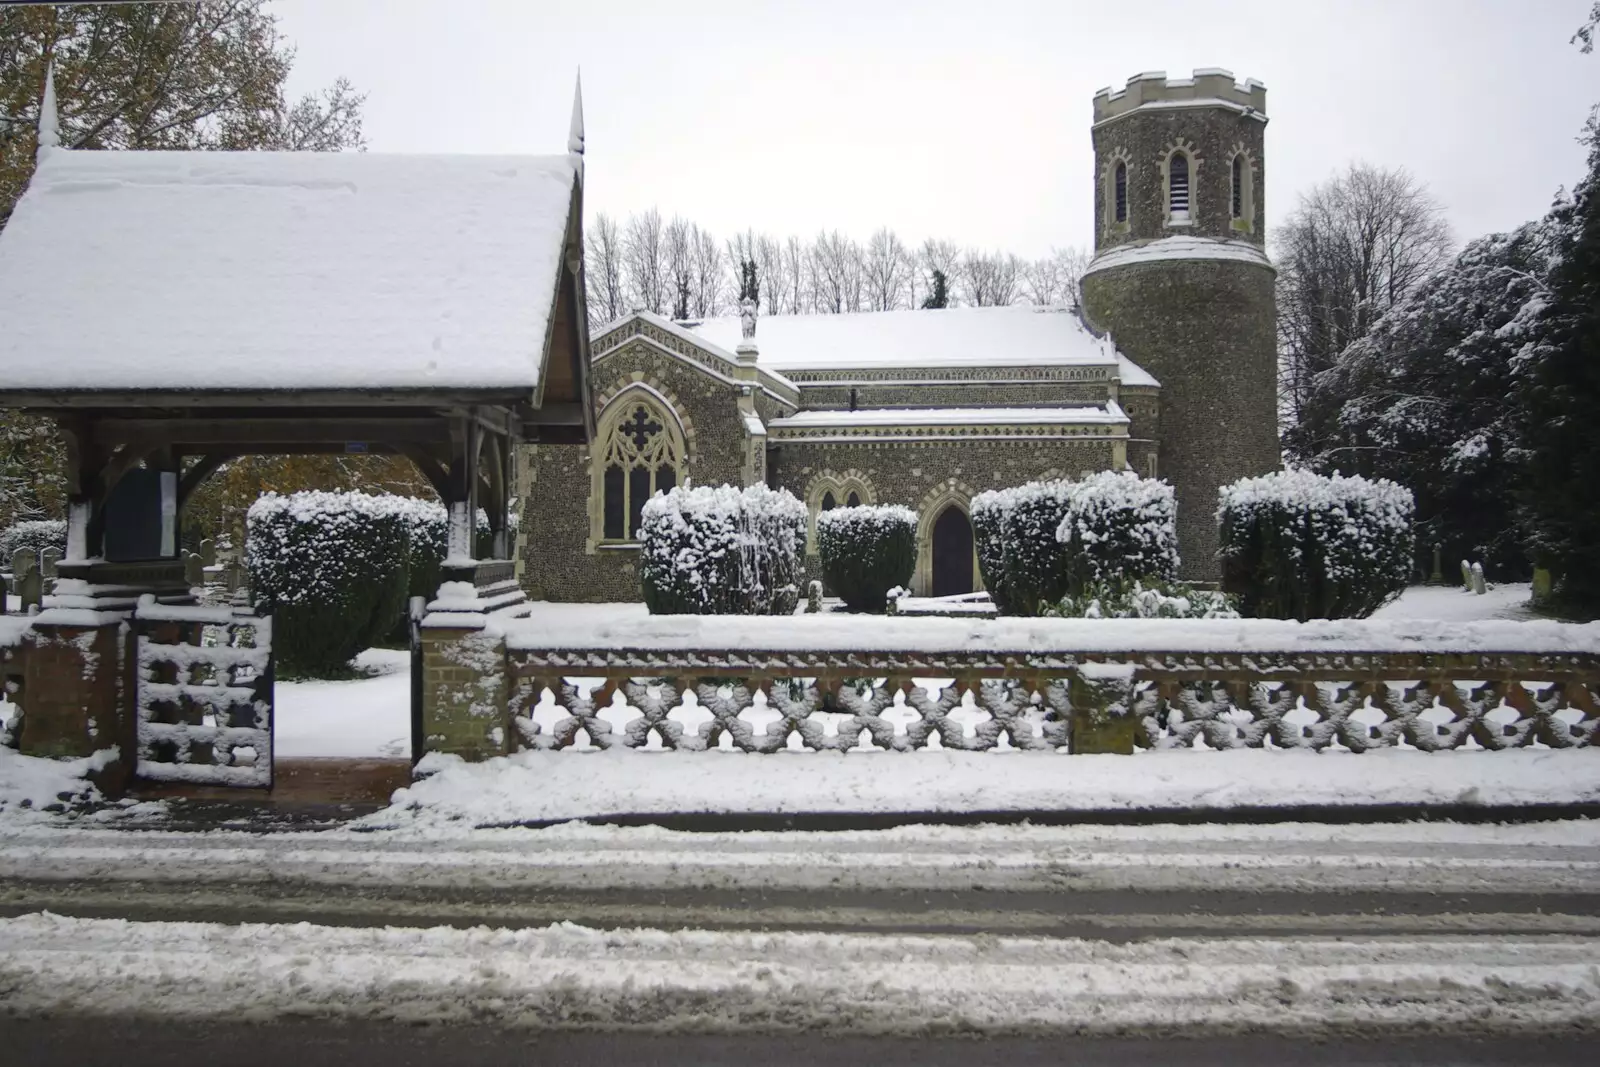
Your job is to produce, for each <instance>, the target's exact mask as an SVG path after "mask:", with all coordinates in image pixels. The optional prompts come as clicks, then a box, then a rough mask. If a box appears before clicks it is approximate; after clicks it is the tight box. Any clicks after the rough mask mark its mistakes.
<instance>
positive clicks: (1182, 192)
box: [1167, 152, 1189, 222]
mask: <svg viewBox="0 0 1600 1067" xmlns="http://www.w3.org/2000/svg"><path fill="white" fill-rule="evenodd" d="M1167 215H1168V218H1169V219H1170V220H1171V221H1173V222H1188V221H1189V156H1188V155H1187V154H1186V153H1184V152H1174V153H1172V158H1171V159H1170V160H1168V161H1167Z"/></svg>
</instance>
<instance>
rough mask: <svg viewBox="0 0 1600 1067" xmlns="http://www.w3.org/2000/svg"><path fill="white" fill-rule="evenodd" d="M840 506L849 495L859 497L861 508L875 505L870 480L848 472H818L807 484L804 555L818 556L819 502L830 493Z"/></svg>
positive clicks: (856, 472)
mask: <svg viewBox="0 0 1600 1067" xmlns="http://www.w3.org/2000/svg"><path fill="white" fill-rule="evenodd" d="M830 492H831V493H832V494H833V499H834V500H835V501H836V502H838V503H839V504H840V505H842V504H843V502H844V501H845V500H846V499H848V498H849V496H850V494H851V493H856V494H858V495H859V496H860V497H861V503H862V504H876V503H877V502H878V491H877V490H876V489H874V488H873V485H872V479H870V478H868V477H867V476H866V475H865V474H863V473H862V472H861V471H858V470H855V469H851V470H847V471H832V470H821V471H818V472H817V473H816V474H814V475H813V476H812V478H811V481H809V482H808V483H806V553H807V554H808V555H813V556H814V555H816V554H817V516H818V515H819V514H821V512H822V498H823V497H825V496H827V495H828V494H829V493H830Z"/></svg>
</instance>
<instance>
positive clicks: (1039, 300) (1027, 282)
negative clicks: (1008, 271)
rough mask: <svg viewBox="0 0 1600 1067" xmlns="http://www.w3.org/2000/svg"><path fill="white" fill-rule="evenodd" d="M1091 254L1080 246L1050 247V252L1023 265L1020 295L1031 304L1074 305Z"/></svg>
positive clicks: (1075, 304) (1077, 301) (1078, 299)
mask: <svg viewBox="0 0 1600 1067" xmlns="http://www.w3.org/2000/svg"><path fill="white" fill-rule="evenodd" d="M1090 258H1091V256H1090V254H1089V253H1088V252H1086V251H1084V250H1083V249H1081V248H1075V247H1071V246H1068V247H1067V248H1054V249H1051V251H1050V254H1049V255H1048V256H1045V257H1044V258H1042V259H1036V260H1034V261H1033V262H1032V263H1025V264H1023V267H1022V278H1021V290H1022V295H1023V296H1024V297H1025V298H1027V300H1028V301H1029V302H1031V303H1034V304H1039V305H1044V306H1054V305H1065V306H1066V307H1077V306H1078V305H1079V303H1080V295H1081V293H1080V289H1081V285H1082V281H1083V272H1084V270H1086V269H1087V268H1088V266H1089V260H1090Z"/></svg>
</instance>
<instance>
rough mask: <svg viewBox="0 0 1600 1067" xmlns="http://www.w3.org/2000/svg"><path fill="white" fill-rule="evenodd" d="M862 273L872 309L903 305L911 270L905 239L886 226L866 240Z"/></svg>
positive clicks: (869, 307)
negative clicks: (901, 238)
mask: <svg viewBox="0 0 1600 1067" xmlns="http://www.w3.org/2000/svg"><path fill="white" fill-rule="evenodd" d="M863 273H864V274H865V278H866V291H867V309H868V310H869V311H893V310H894V309H895V308H897V307H900V306H901V303H900V302H901V300H902V299H904V297H905V294H906V285H907V279H908V276H909V274H910V270H909V269H908V260H907V258H906V246H905V243H904V242H902V241H901V240H900V238H899V236H898V235H897V234H896V233H895V232H894V231H893V230H891V229H889V228H888V227H883V228H882V229H879V230H878V231H877V232H876V233H874V234H873V235H872V237H871V238H870V239H869V240H868V241H867V247H866V262H865V270H864V272H863Z"/></svg>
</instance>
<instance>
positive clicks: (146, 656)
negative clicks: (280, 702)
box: [133, 602, 273, 789]
mask: <svg viewBox="0 0 1600 1067" xmlns="http://www.w3.org/2000/svg"><path fill="white" fill-rule="evenodd" d="M133 632H134V675H135V678H136V679H137V681H136V684H135V710H136V716H137V720H136V721H137V729H138V737H137V741H136V746H137V757H136V760H135V765H134V773H135V774H136V775H137V776H138V777H140V778H144V779H147V780H150V781H157V782H188V783H191V784H194V785H221V786H244V787H253V788H265V789H270V788H272V721H273V714H272V697H273V692H272V667H273V663H272V616H271V615H258V614H256V613H255V611H254V610H253V609H251V608H202V607H173V606H168V605H165V604H153V603H148V602H147V603H143V604H140V605H139V607H138V609H137V610H136V611H135V612H134V616H133Z"/></svg>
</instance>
